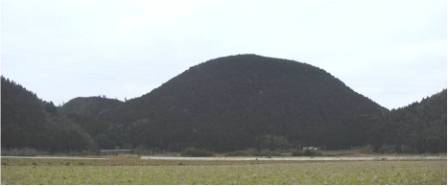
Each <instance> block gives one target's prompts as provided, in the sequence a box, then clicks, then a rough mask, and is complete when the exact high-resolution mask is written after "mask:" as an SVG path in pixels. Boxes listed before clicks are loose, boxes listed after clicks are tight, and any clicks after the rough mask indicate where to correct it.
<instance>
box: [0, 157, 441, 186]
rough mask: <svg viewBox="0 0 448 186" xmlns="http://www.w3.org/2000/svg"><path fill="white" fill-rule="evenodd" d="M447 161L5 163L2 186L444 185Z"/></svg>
mask: <svg viewBox="0 0 448 186" xmlns="http://www.w3.org/2000/svg"><path fill="white" fill-rule="evenodd" d="M446 165H447V162H446V160H421V161H417V160H411V161H395V160H392V161H312V162H308V161H194V160H187V161H181V160H141V159H139V158H137V157H112V158H107V159H104V160H81V159H79V160H76V159H70V160H61V159H19V158H14V159H4V158H2V166H1V183H2V184H441V185H446V184H447V166H446Z"/></svg>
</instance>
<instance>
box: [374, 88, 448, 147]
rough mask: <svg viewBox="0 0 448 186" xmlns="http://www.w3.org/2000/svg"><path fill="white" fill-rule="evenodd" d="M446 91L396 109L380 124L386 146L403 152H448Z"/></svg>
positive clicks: (382, 139) (378, 132)
mask: <svg viewBox="0 0 448 186" xmlns="http://www.w3.org/2000/svg"><path fill="white" fill-rule="evenodd" d="M446 93H447V92H446V89H445V90H443V91H441V92H439V93H437V94H434V95H432V96H430V97H428V98H425V99H423V100H421V101H420V102H415V103H412V104H410V105H408V106H406V107H402V108H399V109H394V110H392V111H391V112H390V113H389V114H388V115H386V116H385V117H384V118H383V120H382V121H381V122H380V123H379V126H381V128H378V129H376V130H377V137H376V138H378V139H380V140H381V141H380V142H381V143H382V144H386V145H389V146H390V147H393V148H395V149H394V151H403V152H415V151H416V152H420V153H422V152H446V139H447V136H446V130H447V128H446V127H447V126H446V125H447V120H446V114H447V111H446V106H447V105H446V103H447V100H446Z"/></svg>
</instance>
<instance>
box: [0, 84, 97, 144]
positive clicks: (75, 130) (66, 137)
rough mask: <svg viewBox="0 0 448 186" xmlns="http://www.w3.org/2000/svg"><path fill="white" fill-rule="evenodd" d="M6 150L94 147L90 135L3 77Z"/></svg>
mask: <svg viewBox="0 0 448 186" xmlns="http://www.w3.org/2000/svg"><path fill="white" fill-rule="evenodd" d="M1 101H2V102H1V104H2V105H1V106H2V107H1V108H2V109H1V135H2V136H1V138H2V144H1V146H2V150H6V149H14V148H33V149H38V150H45V151H80V150H87V149H91V148H94V146H95V144H94V141H93V140H92V139H91V137H90V135H89V134H87V133H86V132H85V131H84V130H83V129H81V128H80V127H79V126H78V125H77V124H76V123H74V122H72V121H70V120H69V119H67V118H65V117H63V116H62V115H60V114H59V113H58V112H57V109H56V107H55V106H54V105H53V103H51V102H45V101H42V100H41V99H39V98H38V97H37V96H36V95H35V94H34V93H32V92H31V91H29V90H27V89H25V88H24V87H22V86H21V85H19V84H17V83H15V82H13V81H11V80H9V79H6V78H4V77H3V76H2V77H1Z"/></svg>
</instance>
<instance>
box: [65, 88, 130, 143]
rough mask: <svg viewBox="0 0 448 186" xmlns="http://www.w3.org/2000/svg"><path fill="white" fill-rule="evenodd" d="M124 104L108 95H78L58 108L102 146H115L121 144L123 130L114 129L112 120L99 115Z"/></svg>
mask: <svg viewBox="0 0 448 186" xmlns="http://www.w3.org/2000/svg"><path fill="white" fill-rule="evenodd" d="M121 104H122V102H121V101H119V100H116V99H109V98H106V97H99V96H98V97H78V98H74V99H72V100H70V101H69V102H67V103H65V104H64V105H62V106H61V107H60V108H58V110H59V111H60V112H61V113H62V114H64V115H65V116H66V117H67V118H69V119H71V120H72V121H74V122H76V123H79V125H80V126H81V127H82V128H83V129H84V130H85V131H86V132H87V133H89V134H90V135H91V136H92V137H93V139H95V141H96V142H97V144H98V145H99V147H100V148H115V146H116V144H121V143H120V141H119V140H118V139H116V140H113V139H115V138H117V137H119V136H121V135H123V134H121V133H122V132H123V131H114V126H111V124H110V122H106V121H104V120H101V119H99V116H100V115H101V114H103V113H105V112H108V111H110V110H112V109H114V108H116V107H118V106H120V105H121Z"/></svg>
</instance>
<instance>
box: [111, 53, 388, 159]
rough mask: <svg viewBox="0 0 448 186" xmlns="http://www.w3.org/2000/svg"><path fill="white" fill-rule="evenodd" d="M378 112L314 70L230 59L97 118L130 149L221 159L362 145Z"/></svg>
mask: <svg viewBox="0 0 448 186" xmlns="http://www.w3.org/2000/svg"><path fill="white" fill-rule="evenodd" d="M384 112H387V110H386V109H385V108H383V107H381V106H380V105H378V104H376V103H375V102H373V101H371V100H370V99H368V98H366V97H364V96H362V95H360V94H358V93H356V92H355V91H353V90H352V89H350V88H349V87H347V86H346V85H345V84H344V83H343V82H341V81H340V80H338V79H337V78H335V77H334V76H332V75H331V74H329V73H327V72H325V71H324V70H322V69H319V68H317V67H314V66H311V65H309V64H305V63H300V62H296V61H291V60H285V59H276V58H268V57H262V56H257V55H236V56H229V57H223V58H218V59H213V60H210V61H207V62H205V63H202V64H199V65H197V66H194V67H191V68H190V69H188V70H187V71H185V72H183V73H182V74H180V75H178V76H176V77H174V78H173V79H171V80H169V81H168V82H166V83H164V84H163V85H162V86H161V87H159V88H157V89H154V90H153V91H152V92H150V93H148V94H146V95H144V96H142V97H139V98H136V99H133V100H130V101H128V102H126V103H124V104H123V105H121V106H120V107H117V109H115V110H113V111H111V112H108V113H106V114H105V115H103V116H102V118H103V119H105V120H109V121H111V122H116V123H125V124H126V125H125V126H122V127H124V128H123V131H130V132H129V135H130V137H131V138H133V139H129V141H130V142H131V143H132V145H134V146H135V145H143V146H147V147H159V148H168V149H182V148H185V147H188V146H195V147H200V148H207V149H212V150H217V151H227V150H236V149H243V148H255V147H260V148H269V147H270V146H269V144H270V143H271V142H272V141H283V142H287V144H289V145H293V146H297V145H314V146H320V147H326V148H330V149H334V148H347V147H351V146H356V145H361V144H365V143H366V140H367V133H366V132H367V131H366V129H367V128H369V127H370V124H369V121H370V120H369V118H370V117H374V116H380V115H382V114H383V113H384ZM132 131H134V132H132ZM271 146H272V145H271Z"/></svg>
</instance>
